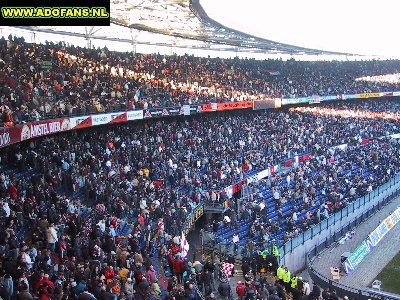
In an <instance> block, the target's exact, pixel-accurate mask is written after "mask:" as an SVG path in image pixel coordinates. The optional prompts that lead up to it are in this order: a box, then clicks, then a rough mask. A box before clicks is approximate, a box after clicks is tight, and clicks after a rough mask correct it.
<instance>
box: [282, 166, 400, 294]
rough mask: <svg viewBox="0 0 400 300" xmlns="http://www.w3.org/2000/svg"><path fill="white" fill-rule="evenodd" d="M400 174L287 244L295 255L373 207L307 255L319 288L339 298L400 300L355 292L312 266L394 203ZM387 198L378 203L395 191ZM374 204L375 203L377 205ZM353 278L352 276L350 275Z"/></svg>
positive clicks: (398, 190) (367, 290)
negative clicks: (338, 224) (345, 220)
mask: <svg viewBox="0 0 400 300" xmlns="http://www.w3.org/2000/svg"><path fill="white" fill-rule="evenodd" d="M399 182H400V174H397V175H396V176H395V178H393V179H392V180H390V181H389V182H387V183H385V184H384V185H382V186H381V187H379V188H378V189H376V190H375V191H372V192H371V193H369V194H368V195H366V196H364V197H362V198H359V199H357V200H356V201H354V202H353V203H351V204H350V205H348V206H347V208H346V209H344V210H342V211H340V212H338V213H336V214H334V215H332V216H331V217H330V218H328V219H327V220H324V221H323V222H321V223H320V224H318V225H316V226H314V227H313V228H311V229H310V230H308V231H307V232H304V233H303V234H302V235H300V236H298V237H296V238H294V239H292V240H291V241H288V242H287V243H286V244H285V245H284V246H283V247H282V250H283V251H284V254H285V252H288V251H292V250H293V249H294V248H296V247H298V246H300V245H303V244H304V241H305V240H306V239H312V238H313V237H314V236H315V235H317V234H318V233H319V232H321V231H322V230H326V229H327V228H328V227H329V226H332V225H334V224H335V222H338V221H340V220H342V219H343V218H344V217H346V216H348V215H349V214H352V213H353V212H354V211H355V210H356V209H358V208H359V207H362V208H363V207H366V206H367V204H369V203H370V202H371V203H373V205H372V206H369V209H368V210H365V211H363V212H362V213H361V214H360V215H359V216H357V218H355V219H354V220H353V221H352V222H349V223H348V224H347V225H345V226H343V227H341V228H340V230H338V231H335V232H334V234H333V235H332V236H330V237H327V238H326V239H325V240H324V241H323V242H321V243H319V244H317V245H316V246H315V247H314V248H313V250H312V251H310V252H309V253H307V255H306V263H307V269H308V272H309V274H310V277H311V279H312V280H313V281H314V282H315V283H316V284H317V285H318V286H320V287H323V288H326V287H328V288H329V289H330V290H331V291H332V290H335V291H336V294H337V295H338V296H339V297H344V296H348V297H349V298H351V299H358V300H367V299H396V300H399V299H400V295H395V294H390V293H386V292H381V291H378V290H371V289H359V288H354V287H351V286H348V285H345V284H342V283H340V282H336V281H333V280H332V279H331V278H328V277H326V276H324V275H323V274H321V273H320V272H318V271H317V270H316V269H314V268H313V266H312V261H313V259H314V257H316V256H317V255H318V254H319V253H320V252H321V251H323V250H325V249H326V248H328V247H329V246H330V245H331V244H332V243H334V242H336V241H337V240H338V239H339V238H340V237H342V236H344V235H345V233H346V232H348V231H350V230H352V229H353V228H354V227H356V226H357V225H359V224H360V223H362V222H364V221H365V220H366V219H368V218H369V217H370V216H371V215H373V214H374V213H375V212H376V211H377V210H379V209H381V208H382V207H383V206H385V205H386V204H388V203H389V202H391V201H392V200H393V199H395V198H396V197H398V196H399V195H400V184H399ZM393 187H394V189H392V190H391V191H390V193H389V194H388V195H386V197H384V198H383V199H382V201H377V200H379V199H378V196H380V195H381V194H382V193H384V192H386V191H388V190H389V189H391V188H393ZM374 201H375V202H376V203H374ZM348 276H351V275H348Z"/></svg>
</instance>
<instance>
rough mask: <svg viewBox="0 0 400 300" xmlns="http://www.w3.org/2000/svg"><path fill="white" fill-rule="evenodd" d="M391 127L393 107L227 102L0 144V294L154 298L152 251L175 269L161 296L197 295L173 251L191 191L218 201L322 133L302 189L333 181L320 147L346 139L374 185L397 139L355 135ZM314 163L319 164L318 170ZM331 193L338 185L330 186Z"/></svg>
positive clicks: (384, 174)
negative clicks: (244, 107)
mask: <svg viewBox="0 0 400 300" xmlns="http://www.w3.org/2000/svg"><path fill="white" fill-rule="evenodd" d="M337 105H338V104H327V105H325V106H320V109H321V110H326V109H328V108H332V107H337ZM348 105H349V109H350V108H351V109H353V110H355V111H357V110H358V111H363V110H369V111H372V112H373V111H380V110H383V109H387V110H388V111H390V110H392V111H396V110H398V106H399V103H398V102H397V101H395V100H393V101H391V102H390V103H389V104H388V103H384V102H379V101H359V102H357V103H352V104H348ZM397 128H399V124H398V121H397V120H390V119H379V118H377V119H363V118H340V117H331V116H329V115H323V114H321V115H318V114H308V113H301V112H289V111H284V110H280V111H259V112H254V111H248V112H245V113H243V112H241V113H240V114H239V113H232V112H230V113H227V112H224V113H220V114H208V115H199V116H194V117H192V118H189V119H175V120H171V119H165V120H149V121H148V122H136V123H129V124H126V126H109V127H108V128H107V130H104V128H91V129H85V130H84V131H71V132H66V133H63V134H62V135H55V136H49V137H44V138H41V139H35V140H30V141H26V142H23V143H20V144H17V145H12V146H10V147H7V148H5V149H1V150H0V152H1V156H0V157H1V164H2V173H1V175H0V199H1V203H0V204H1V206H2V210H1V212H2V215H1V218H0V222H1V226H2V227H3V228H4V230H2V231H1V233H0V246H1V247H0V253H1V258H0V260H1V264H2V274H1V278H2V279H1V289H0V296H1V297H2V298H3V299H10V298H17V299H32V295H35V296H37V297H39V299H95V298H97V299H117V298H119V299H132V298H135V299H147V298H149V297H150V298H158V297H160V296H161V290H162V289H160V286H159V285H158V283H157V279H158V278H159V276H158V274H157V271H156V270H155V269H157V268H158V266H157V264H158V257H156V256H157V255H162V256H165V257H168V265H169V266H170V267H171V268H172V271H173V273H174V274H175V275H176V278H174V277H171V279H170V282H169V284H168V287H167V290H166V292H165V293H166V294H164V296H165V297H166V298H168V299H172V298H179V299H184V298H190V299H192V297H194V296H193V295H194V294H195V293H194V291H193V285H191V284H190V283H189V284H184V285H183V286H181V285H180V283H182V279H183V278H182V277H183V273H184V271H186V275H187V274H192V271H191V268H190V264H189V262H188V261H187V260H185V259H182V257H179V255H177V254H179V237H180V233H181V230H182V225H183V222H184V220H185V218H186V216H187V214H188V213H189V212H190V211H192V210H193V208H194V207H195V206H196V205H197V204H198V203H200V202H202V201H217V202H222V201H223V200H224V199H226V195H224V193H223V192H221V193H219V192H220V191H221V190H222V188H223V187H225V186H228V185H230V184H232V183H234V182H235V181H237V180H238V179H240V178H243V177H244V176H245V175H246V174H247V173H248V172H250V171H254V170H261V169H264V168H266V167H268V166H269V165H271V164H272V163H275V162H279V161H281V160H282V159H285V158H288V157H293V156H294V155H295V154H296V153H297V154H298V153H302V152H305V151H307V150H308V149H314V147H315V145H317V144H318V145H319V147H320V155H319V156H317V157H316V158H315V160H311V161H309V162H308V163H306V164H304V165H303V164H302V165H300V166H299V167H298V169H295V170H293V182H296V184H297V182H298V183H299V185H300V186H299V188H298V190H299V191H300V190H302V189H303V190H304V189H306V190H307V191H309V193H310V194H312V189H315V190H321V189H323V184H322V183H326V184H329V185H330V186H331V187H333V186H334V185H335V180H331V177H332V178H335V175H334V168H333V166H332V164H330V163H327V161H325V162H326V164H324V163H323V157H324V154H325V153H326V150H327V147H329V146H333V145H336V144H340V143H345V142H348V143H349V144H350V150H349V151H348V152H344V153H342V154H341V159H342V160H343V162H341V164H342V163H343V164H345V163H347V162H349V161H351V162H355V163H359V164H366V165H367V167H368V168H370V167H374V166H375V165H378V168H377V170H378V171H379V172H377V173H375V174H374V176H375V177H374V183H372V185H373V187H375V186H377V185H379V184H380V183H383V182H385V181H387V179H388V178H389V177H391V176H393V174H394V173H395V172H397V171H398V167H399V164H398V157H397V155H395V153H398V146H397V145H396V144H391V143H385V142H380V141H375V142H371V143H368V144H367V145H366V146H364V148H360V147H359V146H358V143H359V141H360V139H369V138H373V137H377V136H382V135H387V134H391V133H396V132H397ZM378 148H379V150H380V152H378V153H377V149H378ZM10 166H11V167H13V169H11V170H10V169H9V168H10ZM338 167H340V166H338ZM315 169H321V172H322V171H323V172H325V173H321V174H320V176H318V177H316V176H315V174H313V173H312V171H314V170H315ZM388 170H390V172H388ZM336 171H337V173H339V171H338V170H336ZM338 177H340V176H338ZM358 183H361V184H364V183H363V179H362V178H361V177H360V178H358V179H357V178H354V181H353V182H352V183H348V184H347V185H346V187H345V188H346V191H347V190H348V188H349V187H350V186H353V185H357V184H358ZM334 193H339V190H338V189H336V190H334V191H329V190H326V194H329V195H334ZM332 197H334V198H333V199H331V200H334V201H337V198H338V199H340V200H341V201H342V202H343V201H344V200H343V199H344V198H342V197H340V196H339V195H335V196H332ZM312 200H313V199H312V198H311V197H310V198H309V201H308V202H309V203H311V202H312ZM288 201H290V200H289V198H288ZM335 203H336V202H335ZM321 204H323V203H321ZM340 207H341V205H339V206H338V207H337V208H338V209H339V208H340ZM278 209H279V207H278ZM250 213H252V212H251V210H250ZM254 215H257V214H254ZM157 249H161V251H158V250H157ZM254 253H256V252H254ZM206 292H207V296H210V294H211V293H210V292H211V291H210V290H207V291H206Z"/></svg>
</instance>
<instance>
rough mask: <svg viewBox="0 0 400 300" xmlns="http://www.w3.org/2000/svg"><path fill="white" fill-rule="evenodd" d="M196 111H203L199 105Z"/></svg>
mask: <svg viewBox="0 0 400 300" xmlns="http://www.w3.org/2000/svg"><path fill="white" fill-rule="evenodd" d="M197 112H198V113H201V112H203V108H202V107H201V106H200V105H199V106H197Z"/></svg>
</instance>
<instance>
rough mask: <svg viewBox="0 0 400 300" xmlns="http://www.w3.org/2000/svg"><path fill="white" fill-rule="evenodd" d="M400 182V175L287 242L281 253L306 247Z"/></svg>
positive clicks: (378, 206) (369, 212) (378, 205)
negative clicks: (302, 246)
mask: <svg viewBox="0 0 400 300" xmlns="http://www.w3.org/2000/svg"><path fill="white" fill-rule="evenodd" d="M399 182H400V174H397V175H396V176H395V177H394V178H392V179H391V180H390V181H388V182H386V183H385V184H383V185H382V186H378V187H377V188H376V189H374V190H372V191H371V192H370V193H368V194H367V195H365V196H363V197H361V198H358V199H357V200H355V201H353V202H352V203H350V204H348V205H347V206H346V207H345V208H343V209H341V210H340V211H338V212H337V213H335V214H333V215H331V216H330V217H329V218H328V219H325V220H323V221H321V222H320V223H318V224H317V225H314V226H312V227H311V228H310V229H308V230H307V231H304V232H303V233H301V234H299V235H298V236H295V237H294V238H292V239H291V240H289V241H287V242H286V243H285V244H284V245H283V246H282V247H281V249H280V250H281V251H280V253H283V254H284V255H285V254H286V253H289V252H292V251H293V249H295V248H297V247H299V246H301V245H304V242H305V241H307V240H309V239H312V238H313V237H315V236H316V235H318V234H319V233H320V232H321V231H323V230H326V229H328V228H329V227H330V226H333V225H335V224H336V223H337V222H340V221H342V220H343V219H344V218H346V217H347V216H349V215H351V214H352V213H354V211H355V210H357V209H358V208H360V207H362V206H365V205H366V204H368V203H370V202H371V201H374V200H375V199H376V197H377V196H379V195H381V194H382V193H383V192H385V191H386V190H388V189H389V188H391V187H393V186H395V185H397V184H398V183H399ZM399 189H400V186H399ZM374 207H375V206H374ZM381 207H382V204H381V203H378V204H377V208H378V209H380V208H381ZM375 208H376V207H375ZM371 213H372V212H371V211H370V210H368V211H367V212H365V213H364V214H362V216H364V215H365V214H367V216H366V217H369V216H370V215H371ZM334 237H335V235H334ZM335 238H336V237H335Z"/></svg>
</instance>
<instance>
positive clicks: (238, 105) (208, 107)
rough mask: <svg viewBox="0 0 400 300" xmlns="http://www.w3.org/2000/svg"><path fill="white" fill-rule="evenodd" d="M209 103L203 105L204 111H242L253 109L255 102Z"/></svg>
mask: <svg viewBox="0 0 400 300" xmlns="http://www.w3.org/2000/svg"><path fill="white" fill-rule="evenodd" d="M215 104H216V103H208V104H203V111H204V112H210V111H216V110H217V111H220V110H232V109H242V108H252V107H253V101H241V102H225V103H217V105H216V107H215Z"/></svg>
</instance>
